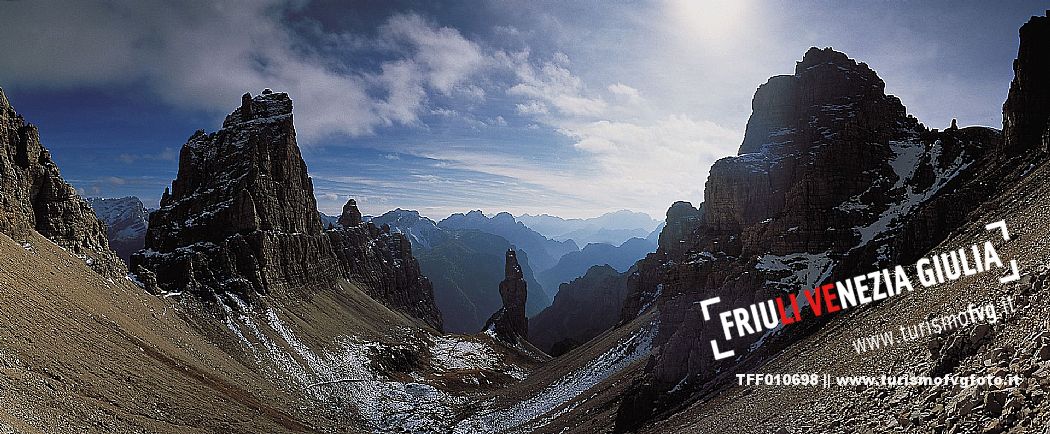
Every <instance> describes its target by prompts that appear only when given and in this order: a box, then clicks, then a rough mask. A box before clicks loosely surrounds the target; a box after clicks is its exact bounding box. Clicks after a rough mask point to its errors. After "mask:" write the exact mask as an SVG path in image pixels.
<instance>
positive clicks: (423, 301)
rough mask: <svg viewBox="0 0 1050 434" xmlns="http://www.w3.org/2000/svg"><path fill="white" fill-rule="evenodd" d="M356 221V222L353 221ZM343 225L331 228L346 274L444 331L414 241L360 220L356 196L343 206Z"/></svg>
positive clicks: (330, 235) (382, 298) (375, 295)
mask: <svg viewBox="0 0 1050 434" xmlns="http://www.w3.org/2000/svg"><path fill="white" fill-rule="evenodd" d="M354 221H356V222H357V223H356V224H352V222H354ZM339 222H340V224H341V225H342V226H341V227H337V228H332V229H329V230H328V231H327V232H326V233H327V235H328V238H329V239H330V240H331V245H332V248H333V249H334V253H335V256H336V257H337V258H338V260H339V266H340V267H339V268H340V270H342V273H343V277H345V278H347V279H350V280H353V281H356V282H362V283H363V284H364V285H363V286H364V287H365V291H366V292H367V293H368V295H370V296H372V298H374V299H376V300H379V301H381V302H383V303H384V304H386V305H387V306H390V307H393V308H395V309H398V310H400V311H402V312H405V313H408V314H409V315H411V316H414V317H416V318H420V319H422V320H423V321H424V322H426V323H427V324H430V325H431V326H433V327H434V328H436V329H438V330H441V328H442V317H441V312H440V311H439V310H438V308H437V307H436V304H435V302H434V287H433V285H432V284H431V283H430V280H429V279H427V278H426V277H425V276H423V274H422V272H421V271H420V267H419V261H417V260H416V258H415V257H414V256H413V255H412V244H411V243H410V242H409V240H408V238H406V237H405V235H404V234H401V233H398V232H391V231H390V226H387V225H383V226H381V227H377V226H376V225H375V224H374V223H372V222H361V212H360V211H359V210H358V209H357V203H356V202H355V201H354V199H350V200H349V201H347V203H346V205H345V206H343V213H342V214H341V215H340V216H339Z"/></svg>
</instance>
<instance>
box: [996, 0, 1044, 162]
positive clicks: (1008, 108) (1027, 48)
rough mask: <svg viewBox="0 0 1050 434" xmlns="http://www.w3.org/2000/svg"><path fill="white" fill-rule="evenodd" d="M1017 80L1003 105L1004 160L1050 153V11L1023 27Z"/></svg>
mask: <svg viewBox="0 0 1050 434" xmlns="http://www.w3.org/2000/svg"><path fill="white" fill-rule="evenodd" d="M1019 37H1020V45H1019V47H1018V49H1017V59H1016V60H1014V79H1013V81H1012V82H1011V83H1010V93H1009V95H1008V96H1007V98H1006V103H1005V104H1003V136H1004V139H1005V140H1004V141H1003V149H1002V151H1001V152H1002V153H1003V154H1004V156H1006V157H1009V156H1014V155H1018V154H1021V153H1024V152H1026V151H1029V150H1038V151H1041V152H1050V122H1048V120H1050V81H1048V80H1047V77H1050V45H1047V41H1050V10H1048V11H1047V14H1046V16H1042V17H1032V19H1030V20H1029V21H1028V22H1027V23H1025V24H1024V25H1023V26H1021V30H1020V32H1019Z"/></svg>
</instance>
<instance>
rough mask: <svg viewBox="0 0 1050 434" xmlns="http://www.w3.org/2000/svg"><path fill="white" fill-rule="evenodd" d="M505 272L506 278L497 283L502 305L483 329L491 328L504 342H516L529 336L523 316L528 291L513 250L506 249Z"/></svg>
mask: <svg viewBox="0 0 1050 434" xmlns="http://www.w3.org/2000/svg"><path fill="white" fill-rule="evenodd" d="M505 274H506V278H504V279H503V281H502V282H500V284H499V296H500V298H501V299H503V307H502V308H500V310H498V311H496V313H495V314H493V315H492V317H491V318H489V320H488V322H487V323H486V324H485V330H492V331H493V333H495V335H496V337H497V338H499V339H500V340H502V341H504V342H507V343H511V344H516V343H517V342H518V339H526V340H527V339H528V337H529V320H528V318H526V317H525V301H526V300H527V299H528V297H529V291H528V285H527V284H526V283H525V278H524V276H523V275H522V272H521V266H520V265H518V257H517V254H516V253H515V252H514V250H507V265H506V271H505Z"/></svg>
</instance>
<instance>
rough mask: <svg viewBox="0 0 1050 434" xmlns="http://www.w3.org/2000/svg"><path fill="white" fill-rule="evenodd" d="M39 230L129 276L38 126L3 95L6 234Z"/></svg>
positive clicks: (1, 189)
mask: <svg viewBox="0 0 1050 434" xmlns="http://www.w3.org/2000/svg"><path fill="white" fill-rule="evenodd" d="M33 230H35V231H37V232H39V233H40V234H41V235H43V236H45V237H47V238H48V239H50V240H51V241H54V242H55V243H56V244H58V245H59V246H61V247H62V248H64V249H66V250H68V251H69V252H70V253H73V254H75V255H77V256H80V257H81V258H83V259H84V260H85V261H86V262H87V263H88V265H90V266H91V268H92V269H94V270H95V271H97V272H98V273H99V274H102V275H104V276H107V277H119V278H124V276H125V275H126V274H127V269H126V267H125V265H124V263H123V262H122V261H121V260H120V259H119V258H117V256H116V254H114V253H113V251H112V250H110V248H109V241H108V240H107V239H106V227H105V225H104V224H103V223H102V222H101V221H99V219H98V218H97V217H96V216H95V213H94V211H92V209H91V206H90V205H88V203H87V202H86V201H85V200H84V199H82V198H81V197H80V196H79V195H78V194H77V192H76V189H74V188H73V186H71V185H69V184H67V183H66V182H65V180H63V179H62V175H61V174H60V173H59V171H58V166H56V165H55V162H54V161H52V160H51V153H50V152H48V150H47V149H46V148H44V146H43V145H42V144H41V143H40V135H39V132H38V131H37V128H36V126H34V125H32V124H28V123H26V121H25V119H23V118H22V116H20V115H19V114H18V113H16V112H15V109H14V108H13V107H12V106H11V104H10V102H9V101H8V100H7V96H6V95H5V94H4V92H3V90H0V233H3V234H5V235H7V236H9V237H11V238H12V239H14V240H16V241H19V240H24V239H25V238H26V237H27V236H28V235H29V232H30V231H33Z"/></svg>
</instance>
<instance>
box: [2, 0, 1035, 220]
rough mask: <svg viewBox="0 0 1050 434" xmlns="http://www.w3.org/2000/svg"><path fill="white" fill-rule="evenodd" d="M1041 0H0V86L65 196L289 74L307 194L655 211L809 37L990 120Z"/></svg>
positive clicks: (100, 185) (157, 151)
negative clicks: (1020, 31) (310, 185)
mask: <svg viewBox="0 0 1050 434" xmlns="http://www.w3.org/2000/svg"><path fill="white" fill-rule="evenodd" d="M1044 9H1045V6H1044V4H1043V3H1042V2H1034V1H1032V2H994V3H992V2H976V1H970V2H967V1H963V2H950V3H949V2H917V1H875V2H831V1H802V2H797V1H770V2H747V1H741V2H708V1H684V0H683V1H652V2H649V1H631V2H599V1H580V2H572V3H569V2H545V1H529V2H511V1H491V2H464V1H450V2H398V1H390V2H379V1H374V2H373V1H368V2H365V1H348V2H347V1H304V0H291V1H285V0H261V1H245V2H237V1H233V2H206V1H189V2H161V1H149V0H147V1H131V0H126V1H119V0H117V1H107V2H94V1H78V2H65V3H59V2H49V1H17V0H16V1H3V2H0V41H2V43H3V44H4V48H3V52H4V54H3V55H2V56H0V87H3V89H4V90H5V92H6V93H7V94H8V96H9V99H10V100H11V101H12V103H13V104H14V105H15V108H16V109H17V110H18V111H19V112H20V113H22V114H23V115H24V116H25V117H26V118H27V119H29V120H30V121H31V122H33V123H35V124H37V125H39V126H40V129H41V136H42V139H43V140H44V143H45V145H46V146H48V147H49V148H50V149H51V150H52V153H53V155H54V158H55V159H56V160H57V162H58V164H59V166H60V167H61V169H62V171H63V174H64V176H65V177H66V178H67V180H69V181H70V182H71V183H73V184H74V185H75V186H76V187H77V188H78V189H80V190H81V191H82V192H83V193H84V194H86V195H99V196H106V197H111V196H123V195H136V196H139V197H141V198H142V199H143V201H144V202H146V204H147V206H156V203H157V201H158V200H159V197H160V194H161V192H163V190H164V187H165V186H166V185H168V184H169V183H170V181H171V179H173V178H174V177H175V174H176V169H177V158H178V151H179V149H180V147H181V146H182V144H183V143H184V142H185V140H186V139H187V138H188V137H189V136H190V135H191V134H192V133H193V132H194V131H195V130H197V129H206V130H209V131H211V130H215V129H216V128H218V127H219V125H220V123H221V121H222V118H223V116H225V114H226V113H228V112H230V111H231V110H232V109H233V108H235V107H236V106H237V105H238V103H239V101H240V100H239V97H240V95H241V94H242V93H244V92H246V91H251V92H252V93H253V94H255V93H258V92H259V91H261V90H262V89H263V88H266V87H269V88H273V89H274V90H280V91H287V92H289V93H290V94H291V96H292V98H293V100H294V101H295V120H296V128H297V132H298V134H299V144H300V146H301V147H302V149H303V155H304V158H305V160H306V162H307V165H308V166H309V168H310V173H311V175H312V176H313V178H314V185H315V189H316V195H317V198H318V205H319V207H320V208H321V209H322V210H323V211H326V212H328V213H336V212H337V211H338V210H339V209H340V207H341V205H342V203H343V202H345V200H346V198H347V197H350V196H353V197H356V198H358V202H359V203H360V204H361V206H362V208H363V211H364V212H365V213H371V214H377V213H381V212H383V211H385V210H388V209H393V208H396V207H400V208H406V209H417V210H419V211H420V212H421V213H423V214H424V215H428V216H431V217H434V218H442V217H444V216H447V215H448V214H449V213H452V212H462V211H466V210H470V209H483V210H485V211H486V212H489V213H495V212H497V211H504V210H505V211H510V212H512V213H514V214H520V213H525V212H528V213H533V214H536V213H550V214H555V215H562V216H565V217H588V216H594V215H598V214H601V213H602V212H607V211H614V210H619V209H633V210H638V211H644V212H648V213H650V214H652V215H654V216H662V214H663V212H664V211H665V210H666V208H667V207H668V206H669V205H670V204H671V203H672V202H673V201H675V200H689V201H692V202H694V203H698V202H700V201H702V200H703V197H702V196H703V186H704V181H705V180H706V177H707V172H708V168H709V167H710V165H711V163H712V162H714V161H715V160H716V159H718V158H721V157H724V156H727V155H732V154H735V152H736V149H737V147H738V146H739V144H740V141H741V140H742V134H743V130H744V126H745V124H746V122H747V118H748V116H749V114H750V104H751V97H752V95H753V93H754V90H755V89H756V88H757V87H758V85H760V84H762V83H763V82H765V81H766V79H767V78H768V77H769V76H772V75H776V74H787V73H791V72H792V70H793V67H794V62H795V61H797V60H799V59H800V58H801V56H802V54H803V53H804V52H805V50H806V49H807V48H808V47H810V46H819V47H825V46H831V47H834V48H836V49H838V50H841V51H844V52H846V53H847V54H848V55H850V57H853V58H855V59H858V60H860V61H864V62H867V63H868V64H869V65H871V66H872V67H873V68H874V69H875V70H876V71H877V72H878V73H879V74H880V76H881V77H882V78H883V79H884V80H885V81H886V82H887V90H888V92H890V93H893V94H895V95H897V96H899V97H900V98H901V99H902V100H903V102H904V104H905V105H906V106H907V107H908V109H909V112H910V113H912V114H914V115H915V116H916V117H918V118H919V120H920V121H923V122H925V123H926V124H927V125H929V126H931V127H942V128H943V127H945V126H947V125H948V122H949V121H950V119H951V118H952V117H957V118H958V119H959V122H960V125H975V124H978V125H988V126H995V127H999V126H1001V122H1002V120H1001V110H1002V102H1003V101H1004V100H1005V97H1006V91H1007V89H1008V88H1009V81H1010V79H1011V77H1012V71H1011V61H1012V59H1013V58H1014V56H1015V55H1016V50H1017V28H1018V27H1019V26H1020V25H1021V24H1022V23H1024V22H1025V21H1027V19H1028V17H1029V16H1031V15H1035V14H1040V15H1041V14H1043V12H1044Z"/></svg>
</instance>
